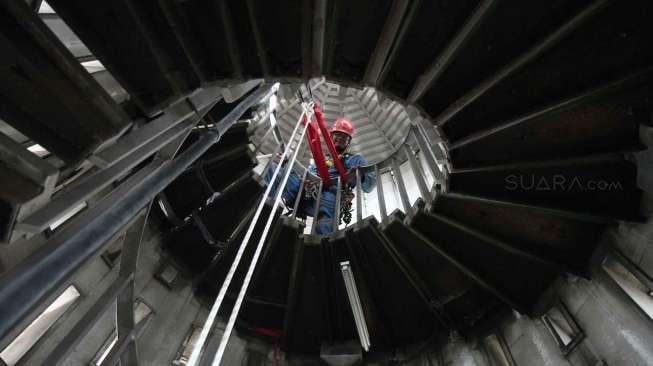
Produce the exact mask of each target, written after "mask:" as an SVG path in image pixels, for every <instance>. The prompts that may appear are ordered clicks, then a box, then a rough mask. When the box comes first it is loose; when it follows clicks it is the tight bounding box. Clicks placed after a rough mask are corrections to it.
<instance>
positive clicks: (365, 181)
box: [308, 154, 376, 193]
mask: <svg viewBox="0 0 653 366" xmlns="http://www.w3.org/2000/svg"><path fill="white" fill-rule="evenodd" d="M341 161H342V164H343V165H344V166H345V170H349V169H351V168H353V167H356V166H365V165H367V160H365V158H364V157H363V156H362V155H361V154H343V155H342V158H341ZM326 163H327V167H328V168H329V176H330V177H331V179H336V178H338V169H336V167H335V165H334V164H333V160H332V159H331V158H330V157H327V158H326ZM308 170H309V171H310V172H311V173H313V174H315V175H317V168H316V167H315V165H314V164H311V165H310V166H309V167H308ZM354 184H355V182H352V185H354ZM375 184H376V174H375V173H374V171H373V170H369V171H367V172H364V171H362V170H361V189H362V190H363V192H366V193H369V192H371V191H372V189H373V188H374V186H375Z"/></svg>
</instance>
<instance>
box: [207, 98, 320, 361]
mask: <svg viewBox="0 0 653 366" xmlns="http://www.w3.org/2000/svg"><path fill="white" fill-rule="evenodd" d="M304 107H305V106H304ZM305 113H306V114H307V115H308V118H307V123H306V124H305V125H304V128H303V129H302V133H301V135H300V137H299V141H298V142H297V143H296V146H295V151H294V153H293V156H292V158H291V159H290V161H289V162H288V168H286V174H285V175H284V177H283V180H282V181H281V185H280V186H279V189H278V190H277V193H276V195H275V197H274V205H273V206H272V212H271V213H270V216H269V217H268V221H267V222H266V223H265V227H264V228H263V233H262V234H261V237H260V239H259V241H258V245H257V247H256V251H255V252H254V257H253V258H252V261H251V263H250V265H249V268H248V269H247V274H246V275H245V280H244V281H243V285H242V286H241V288H240V292H239V293H238V297H237V298H236V304H235V305H234V308H233V310H232V311H231V315H230V316H229V322H228V323H227V327H226V328H225V331H224V333H223V334H222V339H220V346H219V347H218V351H217V352H216V354H215V358H214V359H213V364H212V365H213V366H218V365H220V361H222V356H223V354H224V351H225V349H226V348H227V343H229V337H230V336H231V332H232V331H233V328H234V325H235V323H236V318H237V317H238V312H239V311H240V307H241V305H242V303H243V299H244V298H245V293H246V292H247V288H248V287H249V283H250V281H251V280H252V275H253V274H254V269H255V268H256V265H257V264H258V258H259V256H260V255H261V251H262V249H263V244H264V243H265V239H267V235H268V232H269V231H270V226H272V220H274V216H275V213H276V212H277V209H278V208H279V204H280V202H281V196H282V194H283V190H284V189H285V188H286V183H288V177H290V173H291V172H292V169H291V167H292V166H293V164H294V163H295V160H296V159H297V153H298V152H299V147H300V146H301V144H302V142H303V141H304V140H303V138H304V134H305V133H306V128H307V127H308V124H309V122H310V120H311V118H312V115H311V114H310V112H309V113H307V111H306V109H305V110H304V112H303V113H302V115H303V114H305ZM291 141H292V139H291ZM288 145H290V144H288Z"/></svg>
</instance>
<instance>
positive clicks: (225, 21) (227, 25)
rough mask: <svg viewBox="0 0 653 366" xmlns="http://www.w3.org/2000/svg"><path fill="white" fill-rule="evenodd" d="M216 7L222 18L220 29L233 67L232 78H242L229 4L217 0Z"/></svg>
mask: <svg viewBox="0 0 653 366" xmlns="http://www.w3.org/2000/svg"><path fill="white" fill-rule="evenodd" d="M218 7H219V9H220V16H221V18H222V26H223V29H222V30H223V31H224V37H225V39H226V41H227V49H228V50H229V59H230V60H231V67H232V68H233V77H234V79H242V78H243V62H242V59H241V55H240V49H239V47H238V41H237V40H236V34H235V31H234V25H233V23H232V16H231V11H230V9H229V4H227V1H218Z"/></svg>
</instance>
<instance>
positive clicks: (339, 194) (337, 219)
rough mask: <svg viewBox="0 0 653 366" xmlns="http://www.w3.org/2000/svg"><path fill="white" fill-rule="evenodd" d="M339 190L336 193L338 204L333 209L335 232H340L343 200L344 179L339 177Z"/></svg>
mask: <svg viewBox="0 0 653 366" xmlns="http://www.w3.org/2000/svg"><path fill="white" fill-rule="evenodd" d="M337 187H338V190H337V191H336V202H335V204H334V207H333V217H332V219H333V224H332V225H333V231H334V232H335V231H337V230H338V226H340V206H341V203H340V200H341V199H342V178H340V177H338V185H337Z"/></svg>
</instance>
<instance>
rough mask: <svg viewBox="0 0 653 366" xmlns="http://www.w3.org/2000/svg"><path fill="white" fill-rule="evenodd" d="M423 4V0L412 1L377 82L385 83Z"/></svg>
mask: <svg viewBox="0 0 653 366" xmlns="http://www.w3.org/2000/svg"><path fill="white" fill-rule="evenodd" d="M421 4H422V1H421V0H414V1H411V4H410V9H409V10H408V14H406V16H405V18H404V20H403V21H402V22H401V28H400V29H399V31H398V33H397V36H396V37H395V39H396V40H395V43H394V45H393V46H392V48H391V49H390V53H389V54H388V57H387V58H386V61H385V64H384V65H383V69H382V70H381V74H380V75H379V77H378V80H377V84H383V81H384V80H385V78H386V77H387V76H388V72H390V69H391V68H392V65H393V64H394V61H395V59H396V58H397V55H398V54H399V52H401V44H402V43H403V42H404V39H405V38H406V34H407V33H408V28H410V26H411V24H413V20H414V19H415V15H417V11H418V9H419V7H420V5H421Z"/></svg>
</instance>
